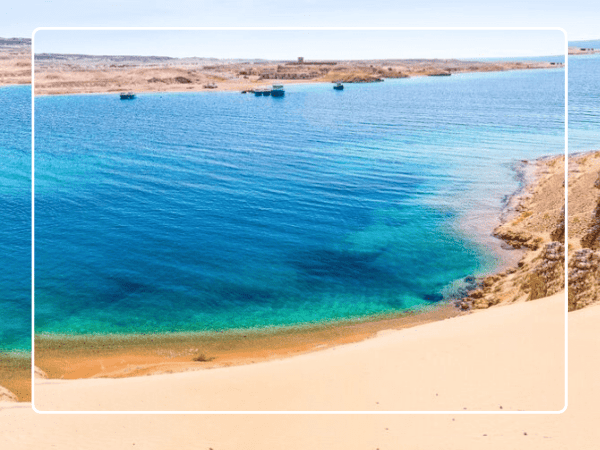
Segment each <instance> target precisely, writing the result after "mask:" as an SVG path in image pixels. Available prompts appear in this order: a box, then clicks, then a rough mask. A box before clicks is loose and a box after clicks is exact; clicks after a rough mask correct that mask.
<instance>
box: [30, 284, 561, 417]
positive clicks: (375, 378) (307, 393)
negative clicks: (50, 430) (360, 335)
mask: <svg viewBox="0 0 600 450" xmlns="http://www.w3.org/2000/svg"><path fill="white" fill-rule="evenodd" d="M563 311H564V292H562V293H560V294H557V295H554V296H552V297H548V298H546V299H543V300H538V301H533V302H525V303H518V304H513V305H508V306H501V307H497V308H492V309H490V310H487V311H485V312H479V313H472V314H469V315H465V316H461V317H455V318H452V319H447V320H443V321H439V322H433V323H429V324H425V325H421V326H418V327H414V328H410V329H404V330H395V331H388V332H382V333H379V335H378V336H377V337H375V338H372V339H367V340H365V341H362V342H358V343H353V344H348V345H342V346H337V347H333V348H331V349H326V350H323V351H319V352H313V353H309V354H304V355H300V356H296V357H290V358H286V359H281V360H275V361H267V362H263V363H257V364H250V365H245V366H237V367H228V368H218V369H213V370H203V371H195V372H184V373H177V374H165V375H156V376H149V377H132V378H125V379H79V380H56V379H53V380H47V379H46V380H44V379H38V380H36V383H35V389H36V390H35V405H36V407H37V408H38V409H40V410H45V411H48V410H130V411H131V410H133V411H135V410H157V411H165V410H167V411H168V410H174V411H177V410H211V411H213V410H238V411H240V410H241V411H244V410H263V411H270V410H309V411H310V410H334V411H335V410H373V411H385V410H388V411H389V410H464V409H467V410H501V409H502V410H505V411H506V410H509V411H516V410H555V411H557V410H560V409H561V408H562V407H563V398H564V393H563V386H564V378H563V375H564V361H563V357H562V355H563V348H564V330H563V322H564V314H563Z"/></svg>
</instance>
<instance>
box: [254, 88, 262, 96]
mask: <svg viewBox="0 0 600 450" xmlns="http://www.w3.org/2000/svg"><path fill="white" fill-rule="evenodd" d="M254 95H256V96H257V97H260V96H261V95H263V91H261V90H260V89H257V90H255V91H254Z"/></svg>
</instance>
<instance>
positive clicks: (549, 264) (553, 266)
mask: <svg viewBox="0 0 600 450" xmlns="http://www.w3.org/2000/svg"><path fill="white" fill-rule="evenodd" d="M532 275H533V277H538V279H540V280H541V281H542V282H543V286H544V288H543V290H544V292H543V295H541V296H539V297H538V296H532V295H531V291H530V296H529V300H535V299H536V297H537V298H540V297H545V296H547V295H553V294H556V293H557V292H559V291H561V290H562V289H564V286H565V246H564V244H562V243H561V242H557V241H554V242H549V243H547V244H546V246H545V247H544V250H543V252H542V254H541V262H540V263H539V264H538V265H537V266H536V267H535V268H534V269H533V270H532ZM531 279H532V277H531V276H530V280H531ZM529 288H530V290H531V289H532V286H531V283H530V286H529Z"/></svg>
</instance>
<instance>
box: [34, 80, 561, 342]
mask: <svg viewBox="0 0 600 450" xmlns="http://www.w3.org/2000/svg"><path fill="white" fill-rule="evenodd" d="M563 111H564V72H563V71H562V70H535V71H520V72H505V73H493V74H465V75H458V76H452V77H449V78H433V77H432V78H414V79H408V80H387V81H386V82H385V83H378V84H363V85H348V86H347V87H346V89H345V90H344V91H343V92H337V91H334V90H333V89H332V88H331V85H330V84H319V85H305V86H290V87H289V88H287V93H286V96H285V97H284V98H280V99H278V98H262V97H261V98H257V97H254V96H248V95H241V94H239V93H210V94H205V93H195V94H194V93H186V94H162V95H158V94H145V95H139V96H138V98H137V99H136V100H134V101H128V102H123V101H120V100H119V99H118V97H116V96H115V95H87V96H59V97H44V98H39V99H37V100H36V229H35V232H36V248H35V250H36V267H35V270H36V332H48V333H115V332H116V333H133V332H151V331H159V332H167V331H204V330H223V329H230V328H249V327H263V326H277V325H290V324H300V323H307V322H320V321H329V320H338V319H345V318H352V317H360V316H365V315H370V314H378V313H388V312H398V311H404V310H407V309H412V308H419V307H421V306H424V305H429V304H431V303H432V302H437V301H439V300H441V299H442V298H443V297H444V296H447V295H450V294H451V293H452V289H453V287H456V286H457V285H458V286H459V285H460V280H462V279H464V278H465V277H466V276H468V275H471V274H477V273H484V272H486V271H489V270H492V269H493V268H494V267H496V266H497V265H498V264H500V263H501V254H500V253H499V252H498V249H497V248H495V247H494V246H496V247H497V244H496V243H495V242H494V241H493V240H492V239H491V238H490V237H489V233H490V230H491V224H490V223H491V222H493V221H494V220H495V218H496V217H497V216H498V215H499V211H500V209H501V207H502V205H503V201H504V200H505V198H506V195H507V194H509V193H511V192H513V191H514V190H515V189H517V188H518V186H519V180H518V178H517V177H516V176H515V171H514V167H515V165H516V164H517V163H518V162H519V161H520V160H521V159H531V158H536V157H538V156H541V155H547V154H551V153H560V152H561V151H562V150H563V148H564V135H563V130H564V122H563Z"/></svg>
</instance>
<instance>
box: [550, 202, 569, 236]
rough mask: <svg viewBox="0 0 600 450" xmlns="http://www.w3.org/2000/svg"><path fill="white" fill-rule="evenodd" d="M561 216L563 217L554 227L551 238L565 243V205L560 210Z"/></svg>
mask: <svg viewBox="0 0 600 450" xmlns="http://www.w3.org/2000/svg"><path fill="white" fill-rule="evenodd" d="M560 217H561V219H560V220H559V221H558V223H557V224H556V227H555V228H554V230H553V231H552V233H550V239H552V240H553V241H558V242H563V243H564V242H565V207H564V206H563V208H562V209H561V211H560Z"/></svg>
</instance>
